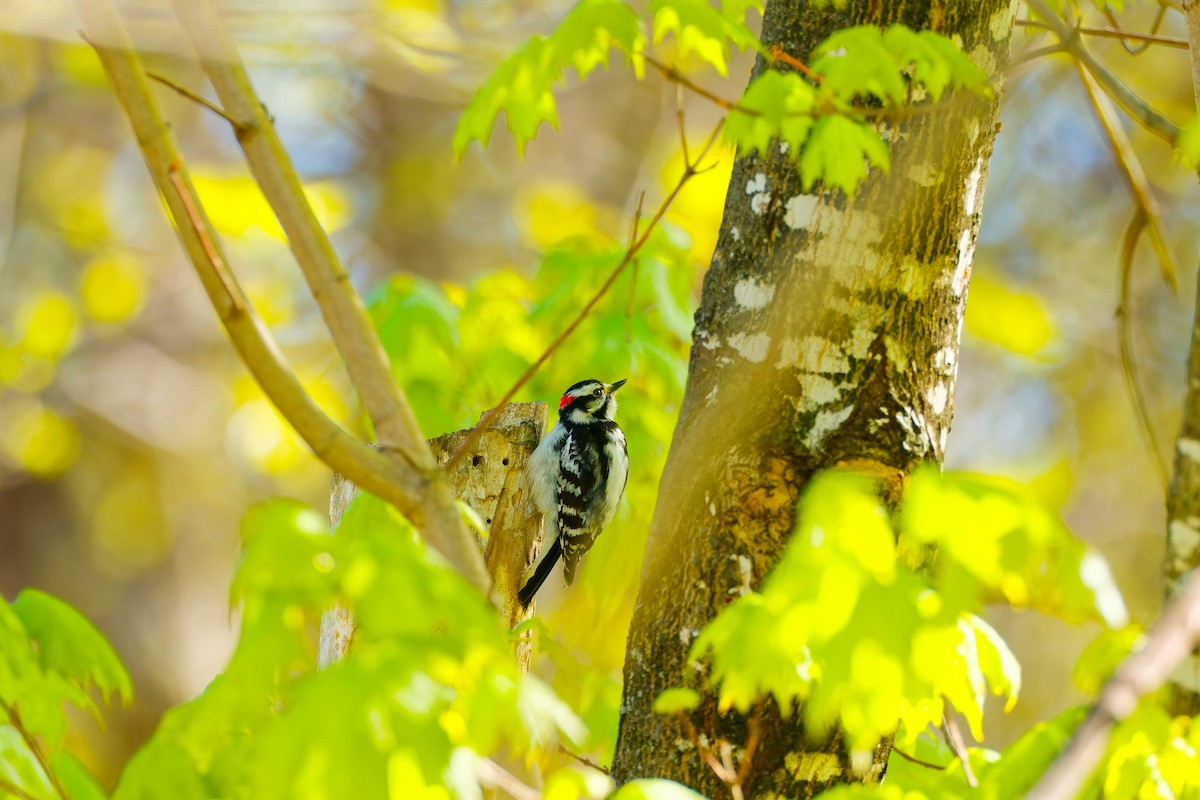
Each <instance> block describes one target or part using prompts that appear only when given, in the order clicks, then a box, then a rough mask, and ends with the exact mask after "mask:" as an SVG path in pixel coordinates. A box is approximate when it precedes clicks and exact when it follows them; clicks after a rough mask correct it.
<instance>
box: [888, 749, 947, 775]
mask: <svg viewBox="0 0 1200 800" xmlns="http://www.w3.org/2000/svg"><path fill="white" fill-rule="evenodd" d="M892 752H893V753H895V754H896V755H898V756H900V757H901V758H903V759H904V760H905V761H911V762H912V763H914V764H919V765H920V766H922V767H928V768H929V769H939V770H942V769H945V768H946V767H945V765H943V764H934V763H931V762H929V761H922V760H921V759H919V758H917V757H916V756H911V755H909V754H908V753H906V752H904V751H903V750H901V749H900V748H899V747H896V746H895V745H892Z"/></svg>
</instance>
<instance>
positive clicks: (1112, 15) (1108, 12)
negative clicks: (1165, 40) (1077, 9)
mask: <svg viewBox="0 0 1200 800" xmlns="http://www.w3.org/2000/svg"><path fill="white" fill-rule="evenodd" d="M1166 16H1167V7H1166V6H1164V5H1161V4H1160V5H1159V6H1158V13H1157V14H1155V15H1154V24H1152V25H1151V26H1150V33H1151V34H1156V33H1158V29H1159V28H1160V27H1162V23H1163V19H1164V18H1165V17H1166ZM1104 18H1105V19H1107V20H1108V24H1109V25H1112V26H1113V28H1114V29H1115V30H1118V31H1119V30H1121V23H1120V22H1118V21H1117V15H1116V12H1114V11H1113V10H1112V8H1110V7H1109V6H1105V7H1104ZM1121 46H1122V47H1124V48H1125V52H1126V53H1129V54H1130V55H1132V56H1136V55H1141V54H1142V53H1144V52H1145V51H1146V48H1148V47H1149V46H1150V43H1149V42H1143V43H1142V44H1141V45H1140V46H1136V47H1135V46H1131V45H1130V44H1129V41H1128V40H1127V39H1126V38H1124V37H1122V39H1121Z"/></svg>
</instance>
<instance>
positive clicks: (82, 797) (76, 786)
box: [50, 750, 108, 800]
mask: <svg viewBox="0 0 1200 800" xmlns="http://www.w3.org/2000/svg"><path fill="white" fill-rule="evenodd" d="M50 769H52V770H53V771H54V774H55V776H56V777H57V778H58V781H59V783H61V784H62V787H63V789H65V790H66V793H67V796H68V797H70V798H71V800H107V798H108V793H107V792H105V791H104V788H103V787H102V786H101V785H100V783H99V782H98V781H97V780H96V778H95V777H94V776H93V775H92V774H91V773H90V772H88V769H87V767H85V766H84V765H83V764H82V763H81V762H80V761H79V759H77V758H76V757H75V756H73V755H71V754H70V753H68V752H66V751H65V750H60V751H59V752H57V753H54V754H53V755H52V756H50Z"/></svg>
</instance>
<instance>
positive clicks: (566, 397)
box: [558, 394, 575, 411]
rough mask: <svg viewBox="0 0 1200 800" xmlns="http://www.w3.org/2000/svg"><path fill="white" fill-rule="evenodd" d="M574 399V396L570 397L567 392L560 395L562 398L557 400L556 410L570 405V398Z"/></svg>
mask: <svg viewBox="0 0 1200 800" xmlns="http://www.w3.org/2000/svg"><path fill="white" fill-rule="evenodd" d="M574 399H575V398H574V397H572V396H571V395H569V394H564V395H563V396H562V400H559V401H558V410H559V411H562V410H563V409H564V408H566V407H567V406H569V405H571V401H572V400H574Z"/></svg>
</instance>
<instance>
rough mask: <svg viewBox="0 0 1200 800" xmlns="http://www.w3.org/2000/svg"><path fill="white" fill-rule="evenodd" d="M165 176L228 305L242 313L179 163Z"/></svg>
mask: <svg viewBox="0 0 1200 800" xmlns="http://www.w3.org/2000/svg"><path fill="white" fill-rule="evenodd" d="M167 177H168V179H169V180H170V181H171V184H172V185H173V186H174V187H175V191H176V192H178V193H179V199H180V201H182V203H183V206H184V208H185V209H187V215H188V221H189V222H191V223H192V228H194V229H195V231H196V235H197V236H199V237H200V244H201V246H202V247H203V248H204V253H205V255H207V256H208V262H209V264H211V265H212V268H213V272H215V273H216V274H217V278H218V279H219V280H220V281H221V285H222V286H224V287H225V293H226V294H227V295H229V305H230V307H231V308H232V313H234V314H244V313H245V312H246V307H245V305H243V303H242V299H241V297H239V296H238V295H239V293H238V291H237V287H236V286H235V285H234V281H233V276H232V275H230V273H229V268H228V267H227V266H226V265H225V259H223V258H221V254H220V253H218V252H217V248H216V247H215V246H213V241H212V238H211V237H210V236H209V235H208V229H207V228H206V227H205V225H204V218H203V217H201V216H200V210H199V209H198V208H197V207H196V203H195V202H194V201H193V200H192V193H191V192H189V191H188V188H187V185H186V184H185V183H184V182H183V178H182V177H181V176H180V174H179V164H178V163H173V164H171V166H170V167H168V168H167Z"/></svg>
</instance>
